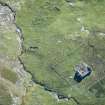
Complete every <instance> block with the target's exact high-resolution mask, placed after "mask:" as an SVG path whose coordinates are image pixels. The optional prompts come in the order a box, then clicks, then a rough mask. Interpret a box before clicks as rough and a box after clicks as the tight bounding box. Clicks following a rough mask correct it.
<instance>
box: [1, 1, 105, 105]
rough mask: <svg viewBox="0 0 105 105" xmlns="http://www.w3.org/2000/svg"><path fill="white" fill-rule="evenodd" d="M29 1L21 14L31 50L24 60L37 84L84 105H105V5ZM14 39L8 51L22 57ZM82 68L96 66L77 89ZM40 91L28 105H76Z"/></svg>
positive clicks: (28, 96) (30, 95)
mask: <svg viewBox="0 0 105 105" xmlns="http://www.w3.org/2000/svg"><path fill="white" fill-rule="evenodd" d="M7 1H8V0H7ZM23 1H24V3H20V9H17V11H16V23H17V25H18V26H19V27H20V28H21V29H22V32H23V36H24V42H23V45H24V47H25V49H24V52H23V54H22V55H21V56H20V57H21V60H22V61H23V63H24V65H25V67H26V70H27V71H28V72H30V73H31V74H32V76H33V80H34V81H37V82H38V83H40V84H43V85H44V86H46V87H48V88H50V89H52V90H53V91H57V92H59V93H61V94H64V95H66V96H72V97H75V98H76V99H77V100H78V101H79V103H80V105H104V102H105V101H104V100H105V91H104V90H105V82H104V75H105V71H104V68H105V61H104V58H105V54H104V51H105V42H104V41H105V40H104V39H105V29H104V27H105V0H74V1H73V0H71V1H73V5H71V4H70V3H69V2H66V0H30V1H29V0H23ZM12 2H13V0H11V1H10V2H9V3H10V4H11V3H12ZM20 2H21V0H20ZM7 3H8V2H7ZM7 33H8V32H7ZM8 34H9V33H8ZM8 34H7V35H8ZM9 35H11V36H13V35H14V34H13V33H10V34H9ZM14 37H16V36H13V37H12V41H10V42H8V41H7V40H6V42H7V44H8V45H9V47H8V48H5V50H6V51H7V50H8V52H6V53H7V54H9V55H15V56H16V55H17V47H16V46H17V42H16V43H15V41H16V39H15V38H14ZM3 43H5V41H4V42H3ZM11 43H15V44H13V45H12V44H11ZM0 47H1V46H0ZM5 50H1V52H2V51H3V52H5ZM1 52H0V53H1ZM81 62H85V63H87V64H88V65H90V66H92V69H93V72H92V75H91V76H89V77H87V78H86V79H84V80H83V81H82V82H81V83H76V82H75V81H74V80H73V78H71V76H72V77H73V76H74V73H75V71H74V67H75V65H76V64H79V63H81ZM40 88H41V87H39V86H38V87H33V88H31V89H32V90H31V89H29V90H28V93H27V94H26V97H24V103H23V105H72V102H71V101H67V102H58V103H57V101H56V100H55V99H53V98H52V97H51V96H49V92H47V91H45V90H43V89H40ZM34 92H35V94H34ZM42 96H43V97H42ZM75 104H77V103H74V101H73V105H75Z"/></svg>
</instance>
